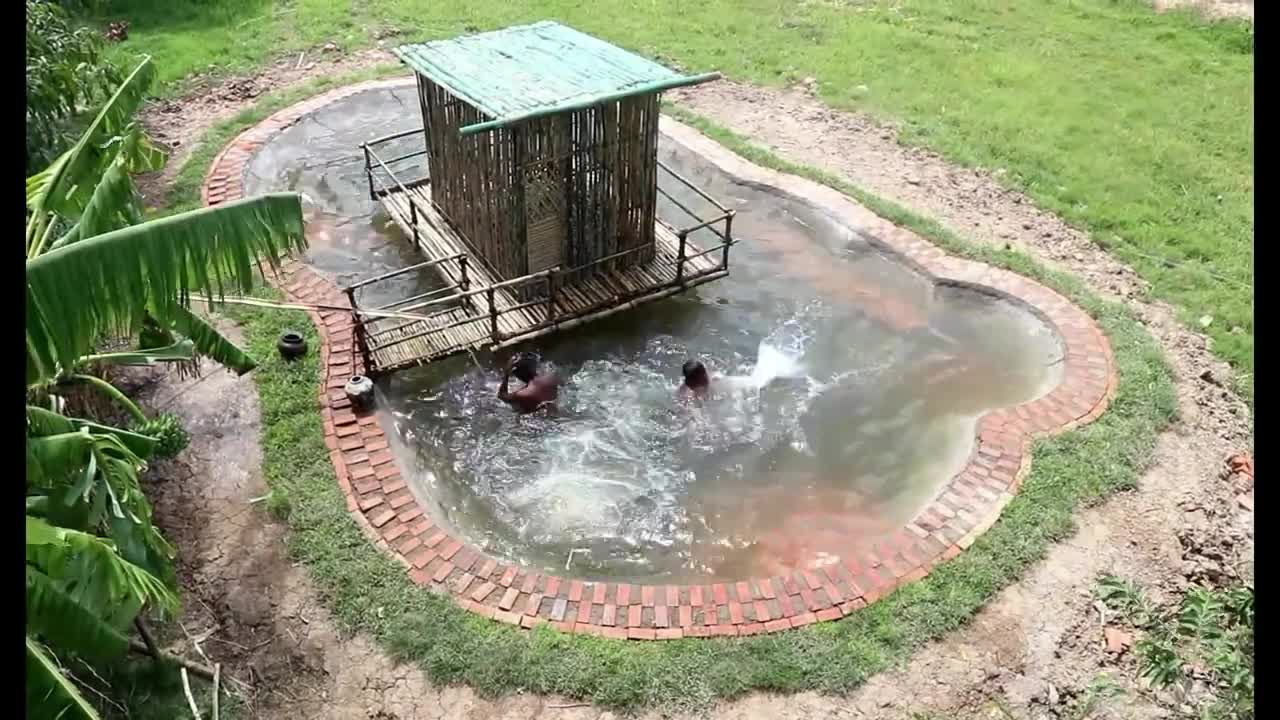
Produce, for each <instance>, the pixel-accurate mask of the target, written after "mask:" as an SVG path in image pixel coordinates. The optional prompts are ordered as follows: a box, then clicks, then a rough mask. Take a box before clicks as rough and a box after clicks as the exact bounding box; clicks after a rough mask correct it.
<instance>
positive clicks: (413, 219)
mask: <svg viewBox="0 0 1280 720" xmlns="http://www.w3.org/2000/svg"><path fill="white" fill-rule="evenodd" d="M405 198H406V199H407V200H408V201H409V224H410V225H411V226H412V227H413V244H414V245H417V244H418V203H416V202H414V201H413V196H412V195H410V194H408V193H405Z"/></svg>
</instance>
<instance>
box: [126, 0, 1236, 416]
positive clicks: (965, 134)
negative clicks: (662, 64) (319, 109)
mask: <svg viewBox="0 0 1280 720" xmlns="http://www.w3.org/2000/svg"><path fill="white" fill-rule="evenodd" d="M108 15H109V16H110V18H112V19H115V18H124V19H127V20H129V21H130V22H131V26H130V39H129V41H128V42H126V43H124V44H122V45H121V46H120V47H119V48H118V49H117V51H116V52H117V53H119V54H125V53H133V52H144V51H145V52H148V53H151V54H152V55H154V56H155V57H156V59H157V63H158V65H159V68H160V70H161V73H162V80H163V81H165V82H167V83H169V87H170V88H171V89H177V88H179V87H180V83H178V81H179V80H181V79H183V78H186V77H189V76H190V75H191V74H193V73H200V72H206V71H209V70H210V69H211V67H212V68H213V69H216V71H218V72H224V73H230V72H241V71H245V70H249V69H251V68H254V67H257V66H259V65H261V64H262V63H263V62H264V61H265V60H267V59H268V58H270V57H272V56H274V55H275V54H277V53H280V52H298V51H300V50H301V49H303V48H308V47H314V46H315V45H318V44H322V43H324V42H329V41H332V42H336V43H337V44H339V45H340V46H342V47H344V48H347V49H353V48H357V47H364V46H368V45H371V44H372V43H374V42H375V38H376V37H379V36H385V35H386V34H387V33H388V32H393V31H399V33H400V34H398V35H394V36H391V37H389V38H388V39H387V40H386V42H388V43H396V42H401V41H409V40H422V39H429V38H438V37H444V36H448V35H452V34H456V33H460V32H464V31H470V30H485V29H492V28H496V27H500V26H503V25H507V24H512V23H517V22H523V21H531V20H536V19H543V18H556V19H559V20H562V21H565V22H568V23H571V24H573V25H575V26H577V27H579V28H581V29H583V30H585V31H587V32H591V33H594V34H597V35H600V36H602V37H604V38H607V39H609V40H612V41H614V42H617V43H619V44H621V45H623V46H626V47H628V48H631V49H634V50H637V51H640V52H642V53H645V54H647V55H650V56H652V57H655V58H658V59H661V60H663V61H666V62H669V63H674V64H678V65H681V66H684V67H688V68H694V69H706V68H716V69H720V70H723V71H724V72H726V73H727V74H728V75H729V77H732V78H735V79H739V80H747V81H751V82H756V83H762V84H766V85H778V84H782V83H787V82H791V81H795V80H797V79H800V78H804V77H814V78H816V79H817V80H818V82H819V87H820V92H821V95H822V97H823V99H824V100H826V101H827V102H828V103H830V104H831V105H833V106H835V107H839V108H856V109H860V110H865V111H869V112H871V113H873V114H875V115H877V116H879V117H881V118H885V119H888V120H891V121H894V122H897V123H899V124H900V125H901V127H902V138H903V140H904V141H905V142H908V143H913V144H920V145H925V146H928V147H930V148H932V149H935V150H937V151H939V152H941V153H942V154H943V155H945V156H946V157H947V158H949V159H950V160H952V161H954V162H958V163H961V164H965V165H974V166H982V167H989V168H1004V169H1006V170H1007V173H1006V174H1004V175H1003V176H1002V177H1003V182H1006V183H1007V184H1009V185H1010V186H1011V187H1015V188H1018V189H1020V190H1023V191H1025V192H1027V193H1028V194H1029V195H1030V196H1031V197H1032V198H1034V199H1035V201H1036V203H1037V204H1038V205H1039V206H1041V207H1043V208H1045V209H1047V210H1050V211H1052V212H1055V213H1057V214H1059V215H1061V216H1062V217H1063V218H1065V219H1066V220H1067V221H1068V222H1070V223H1073V224H1075V225H1077V226H1080V227H1082V228H1086V229H1087V230H1089V231H1090V232H1091V234H1092V237H1093V238H1094V239H1095V241H1096V242H1098V243H1099V244H1100V245H1102V246H1103V247H1105V248H1107V249H1108V250H1109V251H1110V252H1112V253H1114V254H1115V255H1116V256H1117V257H1118V258H1120V259H1121V260H1123V261H1124V262H1126V263H1128V264H1129V265H1131V266H1132V267H1134V268H1135V269H1136V270H1137V271H1138V273H1139V274H1140V275H1141V276H1142V277H1144V278H1145V279H1147V280H1148V281H1150V282H1151V284H1152V287H1153V293H1154V295H1155V296H1156V297H1158V298H1161V299H1165V300H1168V301H1170V302H1172V303H1173V304H1174V305H1175V306H1176V307H1177V308H1179V311H1180V315H1181V318H1182V319H1183V320H1184V321H1185V322H1187V323H1188V324H1190V325H1192V326H1194V327H1197V328H1199V327H1200V323H1199V320H1200V318H1202V317H1204V316H1209V317H1211V318H1212V322H1211V323H1210V324H1209V325H1208V327H1207V328H1204V332H1206V333H1207V334H1208V335H1209V336H1210V337H1211V338H1212V339H1213V343H1214V346H1213V347H1214V351H1215V352H1216V353H1217V354H1218V355H1220V356H1221V357H1223V358H1225V359H1226V360H1228V361H1230V362H1231V363H1232V364H1233V365H1234V366H1235V367H1236V368H1237V371H1238V373H1239V375H1240V377H1239V378H1238V383H1239V387H1240V389H1241V391H1242V394H1243V395H1244V396H1245V397H1246V399H1248V400H1249V401H1250V402H1252V396H1253V337H1254V329H1253V302H1252V295H1253V291H1252V283H1253V147H1254V142H1253V121H1252V117H1253V104H1254V101H1253V29H1252V25H1249V24H1247V23H1243V22H1217V23H1205V22H1202V21H1201V20H1199V19H1198V18H1197V17H1196V16H1194V15H1192V14H1189V13H1168V14H1156V13H1154V12H1152V11H1151V9H1150V3H1149V2H1148V0H1071V1H1067V0H1015V1H1014V2H1007V3H991V2H982V1H980V0H897V1H894V2H889V1H887V0H800V1H798V2H786V3H782V2H765V1H764V0H707V2H702V3H694V4H688V3H680V2H677V1H676V0H648V1H647V2H638V1H637V0H595V1H593V2H583V1H582V0H502V1H501V2H499V1H497V0H487V1H486V0H481V1H478V2H472V3H442V2H437V1H436V0H367V1H366V2H361V3H334V2H331V1H330V0H290V1H289V2H283V1H275V2H273V1H272V0H216V1H211V2H204V3H176V4H175V3H172V2H161V1H160V0H122V1H121V2H116V3H112V5H111V10H110V11H109V13H108Z"/></svg>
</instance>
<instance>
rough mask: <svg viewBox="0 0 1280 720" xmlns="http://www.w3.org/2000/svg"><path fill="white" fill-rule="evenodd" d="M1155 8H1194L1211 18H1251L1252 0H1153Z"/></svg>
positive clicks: (1250, 19)
mask: <svg viewBox="0 0 1280 720" xmlns="http://www.w3.org/2000/svg"><path fill="white" fill-rule="evenodd" d="M1155 7H1156V9H1157V10H1174V9H1176V8H1188V7H1189V8H1196V9H1197V10H1199V11H1200V12H1202V13H1204V14H1205V15H1206V16H1208V17H1211V18H1241V19H1244V20H1249V21H1252V20H1253V0H1155Z"/></svg>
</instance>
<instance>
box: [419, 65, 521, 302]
mask: <svg viewBox="0 0 1280 720" xmlns="http://www.w3.org/2000/svg"><path fill="white" fill-rule="evenodd" d="M418 93H419V100H420V102H421V106H422V117H423V120H424V129H425V130H426V137H427V154H428V159H429V163H430V169H431V188H432V191H431V197H432V201H433V202H434V203H435V204H436V206H437V207H438V208H439V209H440V212H441V213H442V214H443V215H444V216H445V217H446V218H448V220H449V221H450V222H451V223H453V224H454V226H456V227H457V229H458V230H459V231H461V233H462V235H463V237H464V238H465V239H466V240H467V242H468V243H469V244H470V245H471V249H472V251H473V252H474V253H475V254H476V255H477V256H479V258H480V259H481V260H483V261H484V262H485V263H486V264H487V265H489V267H490V268H491V269H492V270H493V271H494V272H495V273H496V274H497V275H499V276H501V277H504V278H515V277H519V276H521V275H524V274H525V273H526V272H527V271H526V265H527V262H526V257H525V253H524V225H525V224H524V216H523V212H522V211H521V209H522V191H523V188H520V187H518V186H517V185H516V184H515V183H514V178H515V174H516V172H515V167H514V165H515V155H514V153H512V152H511V149H510V145H511V143H512V136H513V133H514V132H515V131H514V130H511V129H507V128H501V129H498V130H495V131H493V132H489V133H477V134H475V135H462V134H461V133H459V132H458V130H459V129H460V128H462V127H463V126H466V125H471V124H474V123H478V122H484V121H486V120H489V119H490V118H489V117H488V116H486V115H484V114H483V113H481V112H480V111H478V110H476V109H475V108H474V107H472V106H470V105H467V104H466V103H464V102H462V101H461V100H459V99H457V98H456V97H454V96H453V95H452V94H451V93H449V92H448V91H447V90H445V89H444V88H442V87H440V86H439V85H437V84H435V83H434V82H432V81H431V80H430V79H427V78H425V77H423V76H421V75H419V76H418Z"/></svg>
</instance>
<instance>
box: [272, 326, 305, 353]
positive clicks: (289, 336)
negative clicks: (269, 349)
mask: <svg viewBox="0 0 1280 720" xmlns="http://www.w3.org/2000/svg"><path fill="white" fill-rule="evenodd" d="M276 348H277V349H278V350H279V351H280V357H282V358H284V359H285V360H297V359H298V358H300V357H302V356H303V355H306V354H307V341H306V340H304V339H303V338H302V333H297V332H293V331H292V330H290V331H288V332H285V333H282V334H281V335H280V342H278V343H276Z"/></svg>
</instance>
